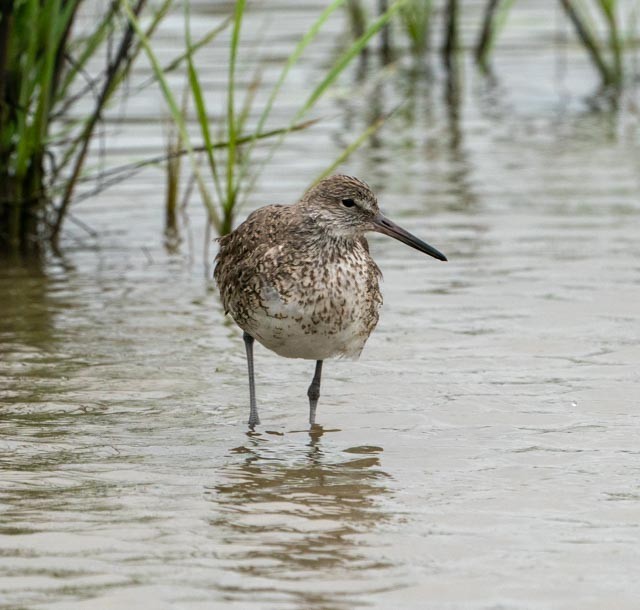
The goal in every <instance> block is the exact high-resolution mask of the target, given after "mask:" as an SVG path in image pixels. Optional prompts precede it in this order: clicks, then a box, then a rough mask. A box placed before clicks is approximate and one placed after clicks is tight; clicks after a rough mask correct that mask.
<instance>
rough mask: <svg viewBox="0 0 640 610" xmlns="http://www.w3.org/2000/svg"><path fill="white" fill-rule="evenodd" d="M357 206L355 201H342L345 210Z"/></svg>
mask: <svg viewBox="0 0 640 610" xmlns="http://www.w3.org/2000/svg"><path fill="white" fill-rule="evenodd" d="M355 204H356V202H355V201H354V200H353V199H343V200H342V205H343V206H344V207H345V208H352V207H353V206H354V205H355Z"/></svg>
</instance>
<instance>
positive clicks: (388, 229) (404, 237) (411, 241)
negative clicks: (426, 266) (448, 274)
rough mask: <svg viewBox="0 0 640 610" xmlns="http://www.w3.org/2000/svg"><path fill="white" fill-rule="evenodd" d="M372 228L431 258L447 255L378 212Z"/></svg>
mask: <svg viewBox="0 0 640 610" xmlns="http://www.w3.org/2000/svg"><path fill="white" fill-rule="evenodd" d="M373 230H374V231H377V232H378V233H384V235H388V236H389V237H393V238H394V239H397V240H398V241H401V242H402V243H403V244H407V246H411V247H412V248H415V249H416V250H420V252H424V253H425V254H428V255H429V256H433V258H437V259H438V260H440V261H446V260H447V257H446V256H445V255H444V254H442V252H440V251H438V250H436V249H435V248H434V247H433V246H430V245H429V244H428V243H426V242H424V241H422V240H421V239H418V238H417V237H416V236H415V235H412V234H411V233H409V231H405V230H404V229H403V228H402V227H399V226H398V225H397V224H396V223H395V222H391V221H390V220H389V219H388V218H386V217H385V216H383V215H382V214H380V213H378V214H376V216H375V217H374V219H373Z"/></svg>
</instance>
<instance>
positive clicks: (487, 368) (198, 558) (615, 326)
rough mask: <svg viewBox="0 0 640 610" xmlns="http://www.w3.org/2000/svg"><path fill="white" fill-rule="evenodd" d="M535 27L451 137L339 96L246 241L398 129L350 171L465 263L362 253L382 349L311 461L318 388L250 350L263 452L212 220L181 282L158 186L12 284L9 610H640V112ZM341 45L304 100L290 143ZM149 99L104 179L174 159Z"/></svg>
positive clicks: (320, 54) (339, 379)
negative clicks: (162, 153)
mask: <svg viewBox="0 0 640 610" xmlns="http://www.w3.org/2000/svg"><path fill="white" fill-rule="evenodd" d="M531 7H532V3H529V4H526V3H525V4H524V5H523V7H522V8H521V9H517V10H516V12H515V13H514V15H516V19H515V21H514V23H513V25H512V29H510V28H509V27H507V29H506V33H505V36H506V38H505V42H504V44H505V50H504V51H503V52H502V53H499V54H498V57H497V61H496V72H497V74H498V76H499V79H500V80H499V82H498V83H496V84H494V85H492V86H489V85H487V84H486V83H483V82H482V81H481V79H479V78H478V77H477V76H476V75H475V74H474V73H473V71H472V70H470V69H469V68H468V67H467V69H466V71H465V78H464V88H463V90H462V95H461V99H460V101H459V103H458V104H454V105H453V106H451V105H449V104H447V103H445V94H444V90H445V87H444V86H443V83H442V82H441V80H440V79H439V78H436V81H435V84H434V82H432V81H426V80H424V79H422V78H419V77H416V76H415V74H412V73H411V70H410V69H409V67H408V66H403V67H401V68H398V69H397V70H395V71H391V72H390V73H389V74H388V75H387V78H386V79H384V80H382V81H379V82H373V81H372V80H371V79H365V81H364V82H360V83H358V82H355V81H353V80H350V79H346V80H345V81H344V83H343V87H342V89H341V90H340V91H339V92H338V94H337V95H336V96H335V97H334V98H332V99H331V100H328V101H327V102H326V103H325V105H324V106H323V107H322V112H324V114H325V116H326V119H325V121H324V122H322V123H321V124H320V125H319V126H318V127H316V128H314V130H311V131H309V132H306V133H304V134H296V135H294V136H293V137H292V139H291V140H289V141H288V143H287V145H286V146H285V148H284V149H283V150H282V152H281V153H280V154H278V155H277V156H276V158H275V159H274V161H273V164H272V165H270V166H269V169H268V171H267V173H266V174H265V175H264V177H263V179H262V180H261V181H260V182H259V185H258V188H257V191H256V194H255V196H254V197H253V198H252V200H251V201H250V202H249V204H248V206H247V208H246V209H245V210H244V211H243V213H246V212H247V211H248V210H249V209H251V207H255V206H256V205H259V204H261V203H267V202H275V201H284V202H287V201H292V200H294V199H295V198H296V197H297V196H298V194H299V192H300V190H301V189H303V188H304V186H305V184H306V183H307V181H308V180H310V179H311V178H313V177H314V176H315V175H316V174H317V173H318V172H319V171H320V170H321V169H322V168H323V167H324V166H325V165H326V164H327V163H328V162H329V161H330V160H331V159H332V157H333V156H334V155H335V154H336V151H337V144H341V143H344V142H345V141H348V139H349V137H350V136H351V137H354V136H355V134H357V133H358V132H359V131H360V130H361V129H362V127H363V126H364V125H365V123H366V121H367V120H368V118H370V116H371V114H372V113H374V112H376V111H379V110H382V111H386V110H389V109H391V108H394V107H396V106H397V105H398V103H399V102H400V101H401V99H402V100H405V105H404V106H403V107H402V108H401V109H400V110H399V111H398V113H397V114H396V115H395V116H394V117H393V118H392V119H391V121H390V125H389V126H388V128H387V129H385V130H383V131H382V132H380V133H379V134H378V135H377V137H376V139H374V140H373V141H372V142H371V143H370V144H369V145H368V146H366V147H365V148H364V149H363V150H362V151H360V152H359V153H358V155H356V156H355V157H354V158H353V159H352V160H351V161H350V162H349V163H348V164H347V165H346V166H345V168H344V170H345V171H348V172H351V173H354V174H357V175H359V176H361V177H362V178H364V179H365V180H367V181H369V182H370V183H371V184H372V185H373V186H374V187H375V188H376V190H377V191H378V192H379V194H380V199H381V202H382V205H383V207H384V208H385V209H386V211H387V213H388V214H389V215H390V216H392V217H394V218H395V219H396V220H398V221H401V222H402V223H403V224H405V225H406V226H407V227H408V228H409V229H410V230H412V231H414V232H415V233H417V234H419V235H421V236H423V237H424V238H425V239H427V240H428V241H430V242H431V243H433V244H434V245H435V246H437V247H438V248H441V249H442V250H443V251H444V252H446V253H447V255H448V256H449V258H450V262H449V263H447V264H440V263H438V262H437V261H433V260H431V259H426V258H425V257H422V256H420V255H419V253H416V252H414V251H411V250H408V249H405V248H404V247H403V246H402V245H400V244H398V243H396V242H391V241H386V240H385V239H384V238H383V237H380V238H378V237H375V238H373V239H372V240H371V241H372V250H373V252H374V255H375V257H376V259H377V260H378V262H379V264H380V266H381V268H382V269H383V271H384V273H385V282H384V294H385V305H384V310H383V314H382V318H381V322H380V325H379V327H378V329H377V331H376V333H375V334H374V336H373V337H372V338H371V340H370V342H369V344H368V345H367V347H366V349H365V351H364V353H363V356H362V358H361V360H360V361H359V362H357V363H351V362H346V361H336V362H329V363H327V365H326V368H325V379H324V382H323V395H322V398H321V403H320V407H319V421H320V423H321V424H322V426H323V428H322V430H319V431H317V432H316V433H314V434H309V432H308V431H307V429H306V417H307V408H308V407H307V404H306V396H305V392H306V387H307V385H308V383H309V381H310V378H311V375H312V369H313V365H312V364H311V363H308V362H302V361H288V360H284V359H280V358H277V357H275V356H273V355H272V354H270V353H268V352H266V350H264V349H262V348H258V349H257V354H256V358H257V363H256V364H257V375H258V400H259V403H260V407H261V416H262V420H263V426H262V427H261V428H260V430H259V432H258V433H257V434H255V435H252V436H249V435H247V433H246V427H245V423H244V422H245V421H246V418H247V416H248V407H247V399H248V396H247V385H246V379H245V363H244V357H243V348H242V341H241V338H240V333H239V332H238V330H237V329H236V328H235V327H234V326H233V325H232V324H230V323H229V321H228V320H225V318H224V317H223V315H222V312H221V310H220V306H219V302H218V299H217V296H216V293H215V290H214V289H213V287H212V285H211V284H210V283H209V282H207V281H206V280H203V277H204V275H205V273H210V269H206V268H205V265H204V263H203V254H202V244H203V239H204V238H203V235H202V230H201V225H202V222H201V221H202V213H201V211H200V208H199V207H198V205H197V202H194V203H193V204H192V205H191V207H190V212H189V214H190V220H191V228H192V231H193V235H192V240H193V256H192V257H191V259H190V258H189V256H188V253H189V248H188V243H187V242H185V244H184V246H183V249H182V251H181V253H180V254H175V255H169V254H167V253H166V252H165V251H164V249H163V247H162V244H161V237H160V235H161V230H162V209H161V206H162V197H163V191H162V180H163V177H162V172H161V170H159V169H151V170H149V171H147V172H145V173H143V174H141V175H139V176H137V177H136V179H135V180H132V181H129V182H127V183H124V184H122V185H119V186H118V187H115V188H113V189H112V190H110V191H107V192H106V193H104V194H103V195H100V196H98V197H94V198H92V199H89V200H86V201H84V202H83V203H81V204H78V207H77V208H76V213H77V215H78V217H79V218H80V219H81V220H82V221H83V222H85V223H87V224H89V225H91V226H93V227H94V228H96V229H98V230H99V231H100V236H99V237H98V238H97V240H93V239H92V238H91V237H90V236H87V235H86V234H85V233H83V231H82V229H80V228H78V227H76V226H74V225H72V224H70V225H69V226H68V230H67V233H66V238H65V248H64V256H63V257H62V258H58V259H52V260H51V261H49V262H48V264H47V265H45V267H44V269H39V270H35V269H30V268H25V267H15V266H11V267H9V266H7V265H6V264H3V266H2V273H1V276H0V294H1V295H2V298H1V299H0V332H1V344H0V350H1V351H0V358H1V360H0V383H1V392H2V409H1V411H0V450H1V451H0V473H1V476H0V551H1V552H0V607H2V608H12V609H15V608H42V609H47V610H53V609H57V610H62V609H64V610H76V609H85V608H86V609H89V608H91V609H102V608H138V607H142V606H143V605H144V606H145V607H148V608H154V609H156V608H159V609H163V608H171V609H174V608H176V609H189V610H191V609H199V608H214V607H215V608H242V609H245V608H273V609H282V608H296V609H298V608H299V609H322V610H324V609H336V610H338V609H345V610H346V609H351V608H358V607H373V608H396V607H402V608H554V609H555V608H567V609H569V608H605V607H607V608H637V604H638V598H639V596H640V585H639V584H638V580H637V566H638V564H639V563H640V529H639V522H640V488H639V487H638V480H639V477H640V449H639V447H638V439H639V438H640V436H639V432H640V417H639V415H638V406H639V402H640V374H639V372H638V371H639V370H640V369H639V366H638V365H639V363H640V306H639V303H640V280H639V277H640V275H639V274H640V242H639V241H638V230H639V229H640V203H639V199H638V195H639V193H640V179H639V178H638V176H639V173H638V170H639V169H640V154H639V153H638V149H637V137H638V115H637V114H635V113H634V111H633V105H632V104H631V103H630V101H631V102H632V101H633V98H634V96H635V93H634V92H631V93H630V97H627V98H625V100H623V103H622V105H621V108H620V110H619V111H618V112H614V111H610V110H606V109H605V110H602V111H600V112H593V111H592V110H591V108H592V103H591V102H592V99H591V98H590V97H589V96H590V94H591V93H592V92H593V90H594V89H595V87H596V84H597V83H596V81H595V79H594V77H593V74H592V72H591V68H590V66H589V65H588V64H587V63H586V61H585V60H584V57H583V55H582V53H581V52H580V50H579V49H577V48H572V47H570V48H568V49H567V48H564V47H563V48H560V49H558V48H556V47H554V46H553V45H551V42H550V40H551V39H550V36H551V34H552V33H553V28H552V25H550V24H548V23H547V20H545V19H543V18H542V17H541V16H540V15H539V14H536V13H535V11H533V12H531ZM312 9H313V7H310V8H309V10H308V11H302V10H298V11H290V12H288V13H285V14H286V19H287V20H288V21H287V24H288V30H289V33H288V34H287V35H286V36H285V35H282V34H281V33H280V34H278V32H277V30H276V29H275V28H273V29H269V28H266V30H265V28H262V26H263V25H264V23H269V18H270V16H269V14H268V13H264V12H262V13H261V12H260V11H257V12H256V13H254V14H253V15H252V16H251V17H250V19H249V20H248V22H247V37H248V40H253V39H258V38H260V37H259V36H258V34H257V32H259V31H260V32H262V33H261V35H260V36H261V38H260V44H261V45H262V46H261V49H262V52H263V55H264V56H265V57H266V58H267V59H270V58H271V59H273V60H274V61H275V60H276V59H277V58H278V57H279V56H280V54H282V53H283V52H284V51H283V50H286V49H287V48H289V47H288V45H290V43H291V41H292V40H295V36H294V35H293V33H296V32H300V31H303V30H304V27H305V24H307V23H309V19H311V18H312V17H313V15H314V14H315V13H314V10H312ZM520 10H521V11H523V12H518V11H520ZM527 11H529V12H527ZM532 15H533V17H536V15H537V17H538V18H537V20H536V19H533V22H532V21H531V19H532ZM215 18H216V16H215V15H203V16H202V19H203V20H205V19H210V20H215ZM172 23H173V22H170V25H172ZM207 23H211V21H209V22H207ZM173 25H174V26H175V29H176V30H177V31H179V28H180V23H179V21H176V22H175V24H173ZM546 28H548V29H546ZM264 31H266V32H267V33H266V34H265V33H264ZM342 32H343V22H342V21H341V20H340V19H337V20H335V21H334V22H332V23H331V24H330V27H329V29H328V30H327V33H326V34H325V36H323V37H322V38H321V40H320V41H319V44H318V46H317V48H316V50H315V52H314V53H311V54H310V56H309V57H308V58H307V59H306V60H305V63H304V64H303V65H302V67H301V68H300V69H299V71H297V72H295V74H294V83H293V85H292V89H291V90H290V91H289V95H288V96H285V101H284V102H283V105H282V110H281V112H280V114H279V115H277V116H276V120H275V122H276V123H277V119H279V118H280V119H281V118H283V117H285V116H286V114H287V112H289V111H290V108H292V107H293V105H294V103H295V91H296V88H297V87H298V86H299V84H300V83H303V84H304V83H307V84H308V83H311V82H313V79H314V75H316V74H317V70H318V69H319V67H321V66H322V65H323V62H325V61H326V57H327V56H328V55H330V54H331V53H332V52H334V51H335V47H336V44H337V43H336V41H337V40H338V39H339V37H340V35H341V33H342ZM251 36H253V37H254V38H253V39H252V38H251ZM527 36H528V38H526V37H527ZM519 37H520V38H519ZM522 37H525V38H522ZM161 40H163V41H165V43H166V47H167V49H169V50H170V49H171V44H172V41H173V38H172V37H171V32H170V31H169V32H164V33H163V38H161ZM517 40H521V41H522V40H527V41H529V43H530V44H522V46H520V47H517V45H516V48H515V50H514V49H513V45H515V42H517ZM176 44H177V43H176ZM219 56H220V58H223V57H224V53H223V51H221V50H220V51H219ZM203 61H204V60H203ZM216 61H217V58H216V57H215V56H213V57H212V56H209V57H208V58H207V62H210V64H208V65H209V67H210V69H211V70H212V73H213V74H214V75H216V74H217V76H218V81H217V82H219V80H220V78H221V76H220V74H218V73H217V72H215V65H216ZM248 68H251V65H249V66H248ZM374 68H375V63H374V65H372V66H369V70H371V71H373V70H374ZM276 75H277V73H276ZM144 76H145V75H144V73H143V74H140V75H139V77H140V78H143V77H144ZM268 78H270V77H268ZM268 78H267V82H268ZM215 82H216V81H215V79H214V81H213V83H212V84H211V86H212V87H214V86H215ZM354 91H355V92H357V95H355V94H353V92H354ZM144 95H145V96H146V97H144V98H143V100H142V101H140V99H138V98H134V99H133V100H132V103H131V106H130V107H129V108H130V113H131V114H132V116H134V117H137V119H136V121H134V124H135V129H134V128H133V127H127V129H122V128H119V127H118V126H117V125H116V124H113V125H112V136H111V137H112V141H113V148H112V151H113V152H112V154H111V156H110V157H109V162H110V163H114V164H116V163H118V162H123V161H125V162H126V161H129V160H131V159H132V158H138V157H136V156H135V155H139V156H143V154H144V153H145V150H146V152H147V153H149V152H151V151H153V150H154V148H153V147H154V146H155V145H156V144H158V143H161V142H162V132H161V130H160V129H159V128H158V125H157V122H156V121H154V120H150V121H147V120H146V119H148V118H149V117H148V116H146V117H145V112H146V113H147V115H148V108H150V107H152V108H156V107H160V103H159V102H158V101H157V98H155V97H154V95H155V93H154V92H152V91H149V92H147V93H145V94H144ZM136 100H137V101H136ZM145 109H146V110H145ZM137 112H138V113H139V114H136V113H137ZM154 117H155V115H154ZM154 117H152V119H153V118H154ZM143 119H145V120H143ZM140 134H142V135H140ZM141 138H142V141H145V142H147V144H146V146H147V148H148V150H147V149H145V148H144V147H140V142H141ZM145 138H146V140H145ZM336 143H337V144H336ZM212 253H213V250H212ZM212 253H211V254H210V255H209V258H210V257H211V255H212Z"/></svg>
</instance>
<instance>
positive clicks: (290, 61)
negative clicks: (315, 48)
mask: <svg viewBox="0 0 640 610" xmlns="http://www.w3.org/2000/svg"><path fill="white" fill-rule="evenodd" d="M344 2H345V0H333V2H331V4H329V6H328V7H327V8H326V9H325V10H324V11H322V13H321V14H320V16H319V17H318V18H317V19H316V21H314V22H313V24H312V25H311V27H310V28H309V30H308V31H307V32H306V33H305V34H304V36H303V37H302V38H301V39H300V42H298V44H297V45H296V47H295V49H294V50H293V51H292V53H291V55H289V57H288V58H287V62H286V63H285V65H284V67H283V68H282V72H281V73H280V76H279V77H278V80H277V81H276V84H275V85H274V86H273V89H272V90H271V94H270V95H269V98H268V100H267V103H266V104H265V107H264V110H263V111H262V113H261V115H260V118H259V119H258V124H257V126H256V128H255V130H254V140H257V139H258V137H259V135H260V134H261V133H262V130H263V129H264V126H265V124H266V122H267V120H268V118H269V116H270V114H271V110H272V109H273V104H274V103H275V101H276V98H277V97H278V94H279V93H280V90H281V89H282V85H283V84H284V82H285V80H286V78H287V76H288V74H289V72H290V70H291V68H292V67H293V66H294V65H295V64H296V63H297V62H298V60H299V59H300V57H301V55H302V54H303V53H304V51H305V49H306V48H307V47H308V46H309V45H310V44H311V42H313V40H314V39H315V38H316V36H317V35H318V32H319V31H320V29H321V28H322V26H323V25H324V24H325V23H326V21H327V19H329V17H330V16H331V15H332V14H333V13H334V12H335V11H336V10H337V9H338V8H340V6H342V5H343V4H344ZM293 122H294V123H295V122H296V121H293ZM254 146H255V141H254V142H252V143H251V144H250V145H249V148H248V150H247V151H246V152H245V156H244V159H245V161H244V163H243V164H242V167H241V168H240V173H239V177H238V183H242V182H243V180H244V177H245V176H246V174H247V172H248V168H249V164H250V162H251V153H252V151H253V148H254Z"/></svg>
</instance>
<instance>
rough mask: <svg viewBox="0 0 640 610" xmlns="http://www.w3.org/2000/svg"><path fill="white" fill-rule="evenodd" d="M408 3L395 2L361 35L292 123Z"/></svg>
mask: <svg viewBox="0 0 640 610" xmlns="http://www.w3.org/2000/svg"><path fill="white" fill-rule="evenodd" d="M404 4H406V0H398V1H397V2H394V3H393V4H392V5H391V6H390V7H389V10H387V12H386V13H384V14H382V15H381V16H380V17H378V18H377V19H376V20H375V21H374V22H373V23H371V25H370V26H369V27H368V28H367V30H366V31H365V33H364V34H363V35H362V36H360V38H358V39H357V40H356V41H355V42H354V43H353V44H352V45H351V46H350V47H349V48H348V49H347V50H346V51H345V52H344V53H343V54H342V55H341V56H340V57H338V59H337V60H336V62H335V63H334V64H333V66H332V67H331V69H330V70H329V72H328V73H327V75H326V76H325V77H324V78H323V79H322V81H321V82H320V84H319V85H318V86H317V87H316V88H315V89H314V90H313V91H312V92H311V95H309V97H308V98H307V101H306V102H305V103H304V104H303V106H302V107H301V108H300V110H298V112H297V113H296V115H295V117H294V119H293V121H291V122H292V124H293V123H297V122H298V121H299V120H300V119H301V118H302V117H303V116H304V115H305V114H307V112H309V110H311V108H313V106H314V105H315V103H316V102H317V101H318V100H319V99H320V97H321V96H322V95H323V94H324V93H325V92H326V91H327V89H328V88H329V87H330V86H331V85H332V84H333V83H334V82H335V80H336V79H337V78H338V76H340V74H342V72H343V71H344V69H345V68H346V67H347V66H348V65H349V63H351V60H352V59H353V58H354V57H356V56H357V55H359V54H360V53H361V52H362V50H363V49H364V48H365V47H366V46H367V44H368V43H369V41H370V40H371V38H373V37H374V36H375V35H376V34H377V33H378V32H379V31H380V30H381V29H382V28H383V27H384V26H385V25H386V24H387V23H388V22H389V20H390V19H391V17H393V15H394V14H395V13H397V12H398V11H399V10H400V9H401V8H402V6H403V5H404Z"/></svg>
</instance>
